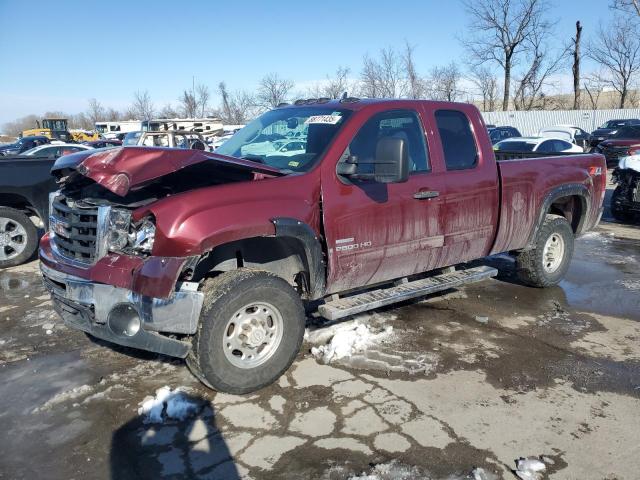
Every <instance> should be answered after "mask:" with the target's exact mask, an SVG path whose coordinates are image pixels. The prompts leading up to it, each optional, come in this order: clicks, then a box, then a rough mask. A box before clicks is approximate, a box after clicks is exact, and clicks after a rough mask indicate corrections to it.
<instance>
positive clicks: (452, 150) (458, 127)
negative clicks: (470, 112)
mask: <svg viewBox="0 0 640 480" xmlns="http://www.w3.org/2000/svg"><path fill="white" fill-rule="evenodd" d="M435 117H436V124H437V126H438V132H439V134H440V140H441V142H442V150H443V153H444V161H445V164H446V166H447V170H463V169H467V168H474V167H475V166H476V164H477V163H478V149H477V147H476V140H475V138H474V136H473V132H472V131H471V123H470V122H469V119H468V118H467V116H466V115H465V114H464V113H462V112H460V111H458V110H438V111H436V113H435Z"/></svg>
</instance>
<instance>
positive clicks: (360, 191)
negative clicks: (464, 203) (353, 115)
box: [322, 109, 445, 293]
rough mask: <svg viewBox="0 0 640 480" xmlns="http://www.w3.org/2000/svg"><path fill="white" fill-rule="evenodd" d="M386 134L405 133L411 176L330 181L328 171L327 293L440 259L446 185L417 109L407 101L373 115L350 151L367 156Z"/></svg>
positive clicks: (417, 268) (325, 201)
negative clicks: (407, 106)
mask: <svg viewBox="0 0 640 480" xmlns="http://www.w3.org/2000/svg"><path fill="white" fill-rule="evenodd" d="M384 136H392V137H395V138H402V139H403V140H404V141H405V143H406V148H407V149H408V152H409V165H410V171H411V173H410V175H409V179H408V181H406V182H403V183H377V182H375V181H362V182H350V181H348V180H346V179H344V178H341V177H339V176H338V178H335V175H334V176H333V177H334V178H333V179H328V178H327V182H331V185H326V183H327V182H325V181H324V179H325V178H326V177H323V186H322V188H323V191H326V194H325V195H323V209H324V217H325V234H326V238H327V243H328V254H329V277H328V281H327V287H328V293H335V292H340V291H345V290H350V289H353V288H357V287H362V286H365V285H372V284H375V283H380V282H385V281H389V280H392V279H395V278H400V277H404V276H407V275H411V274H414V273H419V272H422V271H425V270H429V269H430V268H433V266H434V265H437V264H438V262H439V258H440V255H441V250H442V247H443V244H444V237H443V229H442V216H443V214H442V212H443V204H442V201H441V198H443V197H444V193H445V192H444V189H445V185H444V182H443V179H442V177H441V176H435V175H433V174H432V172H431V165H430V161H429V155H428V150H427V144H426V140H425V130H424V127H423V122H422V118H421V115H420V112H418V111H414V110H404V109H403V110H391V111H383V112H380V113H378V114H375V115H373V116H372V117H370V118H369V120H367V121H366V122H365V123H364V124H363V125H362V126H361V127H360V129H359V131H358V132H357V133H356V134H355V136H354V137H353V139H352V140H351V142H350V143H349V146H348V149H347V152H345V153H346V154H348V155H355V156H356V157H357V158H358V160H359V162H363V163H364V162H366V161H367V159H368V158H371V157H372V156H373V155H375V152H376V145H377V142H378V140H379V139H380V138H382V137H384ZM346 156H347V155H343V156H342V160H341V161H344V159H345V158H346ZM367 167H370V165H366V164H365V165H362V168H363V169H364V170H363V171H361V172H359V173H370V172H369V171H367ZM360 168H361V165H358V169H360ZM441 195H442V197H441Z"/></svg>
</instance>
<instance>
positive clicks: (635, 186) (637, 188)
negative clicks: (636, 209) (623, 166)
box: [632, 178, 640, 202]
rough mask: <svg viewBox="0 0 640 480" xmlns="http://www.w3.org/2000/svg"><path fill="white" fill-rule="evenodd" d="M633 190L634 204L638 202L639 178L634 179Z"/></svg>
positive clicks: (639, 196)
mask: <svg viewBox="0 0 640 480" xmlns="http://www.w3.org/2000/svg"><path fill="white" fill-rule="evenodd" d="M632 188H633V195H632V197H633V201H634V202H640V178H636V181H635V185H633V186H632Z"/></svg>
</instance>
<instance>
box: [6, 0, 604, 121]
mask: <svg viewBox="0 0 640 480" xmlns="http://www.w3.org/2000/svg"><path fill="white" fill-rule="evenodd" d="M550 2H551V4H552V5H553V10H552V12H551V15H550V17H551V18H552V19H554V20H557V22H558V25H557V35H558V38H559V40H558V41H565V38H566V39H568V38H570V36H571V35H572V34H573V31H574V28H575V27H574V24H575V21H576V20H578V19H580V20H581V21H582V23H583V25H584V31H583V33H584V37H585V39H588V38H589V36H590V35H592V34H594V33H595V30H596V28H597V27H598V23H599V22H601V21H604V22H606V21H607V20H608V19H609V18H610V16H611V13H610V11H609V10H608V8H607V5H608V3H609V2H608V0H550ZM466 23H467V18H466V16H465V12H464V9H463V8H462V5H461V4H460V2H459V1H458V0H439V1H437V0H422V1H419V0H416V1H414V0H396V1H395V2H390V1H388V0H386V1H384V2H378V1H376V0H368V1H360V0H358V1H347V0H343V1H334V0H316V1H312V2H304V1H299V0H298V1H295V2H294V1H288V0H280V1H277V2H267V1H258V0H248V1H238V0H235V1H225V2H214V1H209V2H205V1H202V2H189V1H186V0H182V1H175V0H172V1H163V0H157V1H153V2H147V1H127V2H124V1H118V0H111V1H106V0H105V1H103V2H87V1H86V0H85V1H82V2H76V1H51V0H46V1H39V0H30V1H20V0H0V55H1V57H0V125H1V124H2V123H4V122H6V121H9V120H12V119H14V118H16V117H18V116H22V115H26V114H29V113H37V114H41V113H43V112H45V111H47V110H62V111H65V112H68V113H76V112H79V111H82V110H85V109H86V106H87V100H88V99H89V98H92V97H95V98H97V99H98V100H99V101H100V102H101V103H103V104H104V105H106V106H113V107H114V108H124V107H125V106H126V105H128V104H129V103H130V101H131V97H132V94H133V92H134V91H135V90H137V89H140V90H145V89H146V90H148V91H149V93H150V94H151V97H152V99H153V101H154V103H155V104H156V106H158V107H160V106H162V105H164V104H165V103H167V102H171V103H174V104H175V103H177V102H176V99H177V97H178V95H179V94H180V92H181V90H182V89H184V88H188V87H190V86H191V81H192V76H195V78H196V82H197V83H204V84H206V85H208V86H209V87H210V88H211V90H214V89H215V87H216V85H217V84H218V82H220V81H221V80H225V81H226V82H227V85H228V86H229V87H230V88H231V89H237V88H244V89H252V88H254V87H255V85H256V84H257V82H258V80H259V78H260V77H262V76H263V75H264V74H266V73H269V72H278V73H279V74H280V75H281V76H283V77H286V78H290V79H292V80H294V81H295V82H296V83H297V84H298V85H300V86H302V87H304V85H309V84H312V83H314V82H316V81H319V80H322V79H324V78H325V76H326V75H327V74H328V73H331V72H333V71H335V69H336V68H337V67H338V66H340V65H343V66H348V67H350V68H351V69H352V75H353V76H357V74H358V72H359V69H360V66H361V60H362V55H363V54H364V53H366V52H369V53H371V54H375V53H376V52H377V51H378V50H379V49H380V48H382V47H386V46H398V47H400V46H401V45H402V44H403V43H404V41H405V39H406V40H408V41H409V43H411V44H413V45H415V46H416V52H415V53H416V61H417V64H418V67H419V69H420V71H421V72H424V73H426V72H427V71H428V70H429V69H430V68H431V67H432V66H434V65H438V64H446V63H448V62H450V61H451V60H459V59H461V57H462V56H463V54H464V52H463V50H462V47H461V46H460V44H459V42H458V41H457V40H456V38H457V37H456V36H457V35H460V34H462V33H463V32H464V29H465V25H466ZM568 73H569V72H568V71H567V74H568ZM214 102H217V98H214Z"/></svg>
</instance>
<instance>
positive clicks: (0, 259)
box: [0, 207, 38, 268]
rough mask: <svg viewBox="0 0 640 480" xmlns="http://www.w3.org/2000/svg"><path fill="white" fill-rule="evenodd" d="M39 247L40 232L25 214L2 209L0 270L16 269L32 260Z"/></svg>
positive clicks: (6, 208) (0, 212)
mask: <svg viewBox="0 0 640 480" xmlns="http://www.w3.org/2000/svg"><path fill="white" fill-rule="evenodd" d="M37 247H38V230H37V229H36V226H35V225H34V224H33V222H32V221H31V220H30V219H29V217H27V216H26V215H25V214H24V213H22V212H21V211H19V210H16V209H14V208H8V207H0V268H5V267H14V266H16V265H20V264H21V263H24V262H26V261H27V260H29V259H30V258H31V256H32V255H33V253H34V252H35V251H36V248H37Z"/></svg>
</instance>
